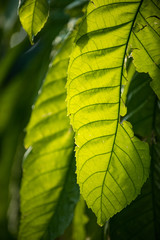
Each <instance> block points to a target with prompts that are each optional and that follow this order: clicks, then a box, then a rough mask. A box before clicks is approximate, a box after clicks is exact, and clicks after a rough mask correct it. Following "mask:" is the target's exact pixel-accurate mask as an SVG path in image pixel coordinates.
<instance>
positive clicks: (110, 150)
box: [67, 0, 150, 225]
mask: <svg viewBox="0 0 160 240" xmlns="http://www.w3.org/2000/svg"><path fill="white" fill-rule="evenodd" d="M141 6H142V1H127V2H124V1H109V0H108V1H103V0H100V1H98V0H96V1H92V2H90V3H89V5H88V8H87V12H86V16H85V17H84V19H83V21H82V23H81V25H80V27H79V31H78V34H77V37H76V40H75V48H74V50H73V52H72V54H71V59H70V65H69V73H68V83H67V85H68V113H69V114H70V118H71V124H72V125H73V128H74V131H75V132H76V136H75V141H76V145H77V148H76V159H77V178H78V183H79V185H80V191H81V193H82V195H83V197H84V199H85V200H86V202H87V204H88V206H89V207H90V208H92V210H93V212H94V213H95V214H96V216H97V218H98V223H99V224H100V225H103V224H104V223H105V222H106V220H108V219H109V218H110V217H112V216H113V215H114V214H115V213H117V212H119V211H121V210H122V209H123V208H124V207H126V206H127V204H129V203H130V202H131V201H132V200H134V199H135V198H136V197H137V195H138V194H139V193H140V190H141V187H142V185H143V183H144V182H145V181H146V179H147V177H148V173H149V165H150V156H149V148H148V145H147V143H145V142H141V141H140V140H139V139H138V138H136V137H134V134H133V131H132V127H131V125H130V124H129V123H128V122H125V121H124V122H123V123H120V115H124V113H125V111H124V110H123V107H121V102H123V101H121V90H122V84H123V83H122V79H123V73H124V64H125V56H126V51H127V48H128V46H129V40H130V36H131V31H132V29H133V26H134V24H135V21H136V18H137V14H138V12H139V10H140V8H141ZM121 110H123V111H122V112H121ZM120 112H121V114H120Z"/></svg>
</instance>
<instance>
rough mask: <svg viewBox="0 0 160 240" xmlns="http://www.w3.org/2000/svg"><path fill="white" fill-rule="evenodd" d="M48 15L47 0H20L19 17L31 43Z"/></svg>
mask: <svg viewBox="0 0 160 240" xmlns="http://www.w3.org/2000/svg"><path fill="white" fill-rule="evenodd" d="M48 15H49V4H48V0H20V5H19V17H20V21H21V23H22V26H23V28H24V29H25V30H26V32H27V33H28V35H29V38H30V41H31V43H33V39H34V36H36V35H37V33H38V32H39V31H40V30H41V29H42V28H43V26H44V24H45V23H46V21H47V19H48Z"/></svg>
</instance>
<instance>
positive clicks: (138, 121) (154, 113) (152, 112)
mask: <svg viewBox="0 0 160 240" xmlns="http://www.w3.org/2000/svg"><path fill="white" fill-rule="evenodd" d="M149 80H150V78H149V76H148V75H147V74H144V73H137V72H136V73H135V75H134V77H133V79H132V81H131V85H130V87H129V93H128V100H127V104H128V106H129V108H128V110H129V112H128V114H127V115H128V119H130V121H131V122H132V124H133V128H134V130H135V132H136V133H137V134H138V135H140V136H141V137H148V140H149V142H150V144H151V157H152V160H151V161H152V164H151V173H150V178H149V179H148V181H147V182H146V183H145V184H144V186H143V188H142V192H141V195H140V196H139V197H138V198H137V199H136V200H135V201H133V202H132V203H131V205H129V206H128V207H127V208H125V209H124V210H123V211H122V212H121V213H118V214H116V215H115V216H114V217H113V218H112V219H111V221H110V238H111V239H112V240H114V239H115V240H116V239H126V240H130V239H133V240H134V239H135V240H141V239H146V240H153V239H159V236H160V229H159V225H160V220H159V219H160V204H159V203H160V193H159V187H160V184H159V181H160V161H159V159H160V151H159V149H160V144H159V141H160V125H159V122H160V108H159V103H158V101H157V98H156V96H155V94H154V92H153V91H152V89H151V87H150V85H149ZM138 82H139V86H138V87H137V85H138ZM126 117H127V116H126Z"/></svg>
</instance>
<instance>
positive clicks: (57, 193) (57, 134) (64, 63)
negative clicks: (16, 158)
mask: <svg viewBox="0 0 160 240" xmlns="http://www.w3.org/2000/svg"><path fill="white" fill-rule="evenodd" d="M71 39H72V38H71V37H69V38H68V39H67V40H66V41H65V43H64V45H63V46H62V48H61V51H60V52H59V53H58V55H57V56H56V58H55V60H54V61H53V64H52V65H51V67H50V68H49V71H48V74H47V76H46V79H45V82H44V85H43V88H42V91H41V92H40V94H39V97H38V100H37V102H36V104H35V106H34V109H33V112H32V116H31V120H30V123H29V125H28V127H27V136H26V139H25V145H26V147H27V148H28V153H27V154H26V155H27V156H26V158H25V160H24V163H23V181H22V187H21V212H22V217H21V226H20V234H19V238H20V239H30V240H31V239H34V240H36V239H37V240H38V239H47V240H48V239H55V237H57V236H58V235H60V234H62V233H63V231H64V229H65V228H66V227H67V226H68V224H69V223H70V221H71V219H72V216H73V210H74V206H75V203H76V201H77V200H78V195H79V193H78V189H77V185H76V179H75V169H74V156H73V147H74V141H73V131H72V129H71V127H70V125H69V120H68V118H67V116H66V114H67V113H66V103H65V98H66V90H65V84H66V72H67V67H68V61H69V54H70V51H71V49H72V40H71Z"/></svg>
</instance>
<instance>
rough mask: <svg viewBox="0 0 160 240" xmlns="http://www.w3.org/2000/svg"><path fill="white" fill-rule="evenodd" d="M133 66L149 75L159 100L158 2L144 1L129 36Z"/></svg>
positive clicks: (159, 8) (159, 34)
mask: <svg viewBox="0 0 160 240" xmlns="http://www.w3.org/2000/svg"><path fill="white" fill-rule="evenodd" d="M131 47H132V48H133V58H134V64H135V66H136V69H137V71H138V72H145V73H149V75H150V77H151V78H152V80H153V81H152V82H151V86H152V88H153V90H154V91H155V93H156V94H157V96H158V97H159V98H160V78H159V76H160V54H159V52H160V2H159V0H153V1H151V0H145V1H143V4H142V7H141V9H140V11H139V13H138V14H137V20H136V23H135V26H134V28H133V31H132V34H131Z"/></svg>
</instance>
